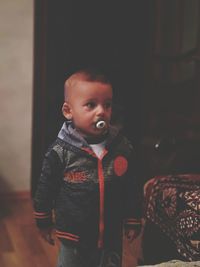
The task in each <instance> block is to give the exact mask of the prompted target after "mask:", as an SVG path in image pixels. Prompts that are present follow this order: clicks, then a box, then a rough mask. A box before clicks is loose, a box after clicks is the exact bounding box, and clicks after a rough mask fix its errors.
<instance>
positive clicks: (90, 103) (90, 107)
mask: <svg viewBox="0 0 200 267" xmlns="http://www.w3.org/2000/svg"><path fill="white" fill-rule="evenodd" d="M86 107H87V108H89V109H92V108H94V107H95V103H94V102H88V103H87V104H86Z"/></svg>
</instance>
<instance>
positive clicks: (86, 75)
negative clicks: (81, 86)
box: [64, 68, 112, 99]
mask: <svg viewBox="0 0 200 267" xmlns="http://www.w3.org/2000/svg"><path fill="white" fill-rule="evenodd" d="M77 81H88V82H100V83H105V84H109V85H111V87H112V83H111V81H110V79H109V77H108V75H107V74H106V73H105V72H103V71H100V70H98V69H93V68H87V69H81V70H78V71H76V72H74V73H73V74H72V75H70V76H69V77H68V78H67V80H66V81H65V85H64V97H65V99H66V98H67V92H66V91H67V89H68V88H69V87H73V85H74V83H76V82H77Z"/></svg>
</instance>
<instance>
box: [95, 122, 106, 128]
mask: <svg viewBox="0 0 200 267" xmlns="http://www.w3.org/2000/svg"><path fill="white" fill-rule="evenodd" d="M95 127H96V128H97V129H103V128H105V127H106V122H105V121H103V120H100V121H97V123H96V124H95Z"/></svg>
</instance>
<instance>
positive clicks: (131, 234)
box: [125, 227, 141, 243]
mask: <svg viewBox="0 0 200 267" xmlns="http://www.w3.org/2000/svg"><path fill="white" fill-rule="evenodd" d="M140 231H141V227H138V228H134V229H133V228H132V229H126V230H125V237H126V238H127V240H128V241H129V242H130V243H131V242H133V240H134V239H135V238H136V237H138V235H139V234H140Z"/></svg>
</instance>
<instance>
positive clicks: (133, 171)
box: [124, 149, 143, 228]
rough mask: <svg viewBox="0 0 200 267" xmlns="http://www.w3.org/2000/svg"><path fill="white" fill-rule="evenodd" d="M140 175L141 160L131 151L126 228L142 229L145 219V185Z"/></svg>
mask: <svg viewBox="0 0 200 267" xmlns="http://www.w3.org/2000/svg"><path fill="white" fill-rule="evenodd" d="M141 178H142V177H140V174H139V160H138V159H137V156H136V152H135V151H134V150H132V149H131V154H130V157H129V162H128V172H127V176H126V183H125V201H124V203H125V207H124V211H125V220H124V226H125V227H127V226H129V227H134V228H135V227H141V224H142V217H143V185H142V179H141Z"/></svg>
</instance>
